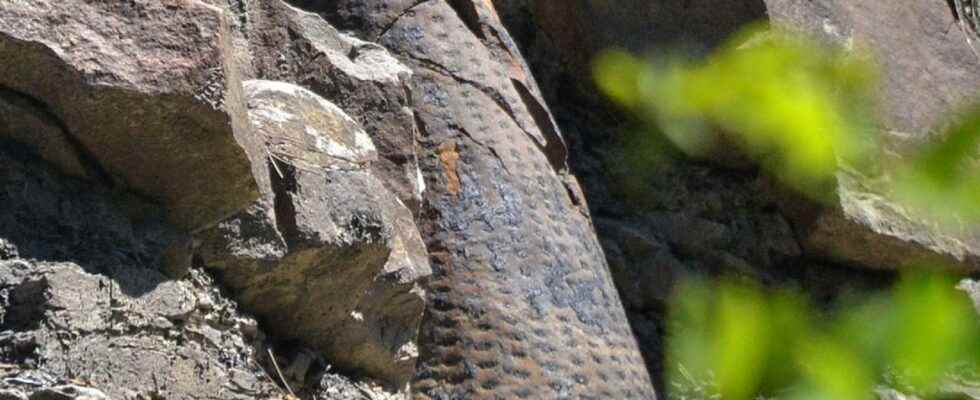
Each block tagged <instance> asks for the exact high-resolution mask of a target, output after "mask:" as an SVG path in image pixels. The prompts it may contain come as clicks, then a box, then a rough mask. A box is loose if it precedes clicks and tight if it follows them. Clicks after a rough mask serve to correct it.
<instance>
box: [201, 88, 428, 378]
mask: <svg viewBox="0 0 980 400" xmlns="http://www.w3.org/2000/svg"><path fill="white" fill-rule="evenodd" d="M245 93H246V98H247V99H248V106H249V111H248V113H249V117H250V120H251V122H252V125H253V127H254V131H255V133H256V135H257V136H258V138H257V139H258V140H257V141H258V142H259V143H262V147H261V148H259V149H250V151H249V153H250V154H251V155H252V156H253V162H254V163H255V164H262V165H263V169H264V170H265V171H263V173H262V175H261V176H257V177H256V181H258V182H260V187H261V191H262V193H263V196H262V198H261V199H260V200H258V201H257V202H256V203H254V204H253V205H252V206H250V207H249V208H247V209H246V210H244V211H242V212H241V213H239V214H236V215H235V216H233V217H231V218H229V219H227V220H225V221H223V222H221V223H220V224H218V226H217V227H216V228H214V229H213V230H211V231H209V232H206V233H205V234H203V235H202V238H201V240H202V244H201V247H200V250H199V252H198V254H199V255H200V256H201V259H202V262H203V263H204V265H206V266H208V267H209V268H213V269H216V270H217V271H218V275H219V276H220V277H221V278H220V280H221V281H222V282H223V283H224V285H225V286H226V287H228V288H229V289H231V290H232V292H233V293H235V297H236V298H238V299H239V300H240V301H241V302H242V304H243V305H244V306H245V307H246V308H248V309H249V310H250V311H252V312H254V313H255V314H256V315H257V316H259V318H260V319H261V320H262V322H263V323H264V326H267V327H268V329H269V331H270V333H273V334H275V335H277V336H279V337H281V338H284V339H293V340H300V341H302V342H303V343H306V344H307V345H309V346H312V347H314V348H316V349H317V350H319V351H322V352H323V353H324V356H325V357H326V358H327V359H329V360H331V362H333V363H335V365H337V366H339V367H341V368H345V369H348V370H354V371H359V372H363V373H367V374H369V375H371V376H374V377H378V378H382V379H385V380H387V381H389V382H390V383H391V384H393V385H395V386H402V385H403V384H404V383H405V382H407V380H408V379H409V378H410V377H411V375H412V372H414V365H415V360H416V356H417V352H416V350H415V349H416V344H415V335H416V332H417V331H418V325H419V321H420V320H421V318H422V308H423V306H424V291H423V290H422V288H421V287H419V285H418V284H419V280H420V279H421V278H424V277H426V276H428V275H429V274H430V273H431V271H430V269H429V264H428V259H427V255H426V254H427V253H426V251H425V245H424V243H423V242H422V238H421V237H420V236H419V232H418V230H417V229H416V228H415V224H414V222H413V220H412V214H411V212H410V211H409V210H408V209H407V208H406V207H405V206H404V205H403V204H402V203H401V202H400V201H399V200H398V198H397V197H396V196H395V195H394V194H392V193H391V192H389V191H388V190H387V189H386V188H385V187H384V185H383V184H382V183H381V181H380V180H379V179H377V178H376V177H375V176H374V175H373V174H372V173H371V170H370V168H369V165H370V163H371V162H372V161H375V160H376V159H377V151H376V149H375V147H374V145H373V143H372V142H371V139H370V138H369V137H368V135H367V134H366V133H365V132H364V131H363V130H362V129H361V128H360V126H358V125H357V123H356V122H354V120H353V119H351V118H350V117H349V116H347V115H346V114H345V113H344V112H343V111H341V110H340V109H339V108H337V107H336V106H334V105H333V104H331V103H329V102H327V101H326V100H324V99H323V98H321V97H319V96H317V95H316V94H314V93H312V92H310V91H308V90H306V89H303V88H301V87H298V86H295V85H292V84H288V83H284V82H275V81H262V80H254V81H247V82H246V83H245Z"/></svg>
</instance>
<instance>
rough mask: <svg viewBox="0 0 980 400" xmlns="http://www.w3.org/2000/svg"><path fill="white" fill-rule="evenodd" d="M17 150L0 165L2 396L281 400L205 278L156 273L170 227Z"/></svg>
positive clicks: (250, 327) (243, 331)
mask: <svg viewBox="0 0 980 400" xmlns="http://www.w3.org/2000/svg"><path fill="white" fill-rule="evenodd" d="M16 151H17V150H15V149H10V148H9V147H7V146H4V148H3V152H2V154H3V156H2V157H0V204H3V205H4V213H3V217H0V243H4V245H3V246H0V247H3V248H4V250H2V251H0V294H2V296H0V297H2V299H3V302H2V307H0V315H2V317H3V318H2V321H3V322H2V323H0V362H2V363H3V364H4V365H7V366H11V367H12V368H5V369H4V370H3V372H2V374H0V375H2V376H0V382H3V383H2V384H0V386H2V387H3V388H5V389H11V390H12V391H14V392H21V393H32V392H37V393H42V392H45V391H58V390H62V391H63V390H64V389H65V388H60V389H59V388H58V386H59V385H69V384H72V381H74V384H76V385H81V386H87V387H89V388H91V389H95V390H98V391H101V392H103V393H104V394H105V396H108V397H103V398H118V399H127V398H137V397H136V396H137V395H143V396H153V395H156V396H163V397H166V398H189V399H190V398H193V399H247V398H255V397H261V396H273V395H274V394H276V393H277V392H278V388H276V387H275V385H274V384H273V383H272V382H271V381H269V380H268V378H266V377H265V375H264V372H263V371H262V369H261V367H260V364H259V363H258V362H257V360H256V356H257V354H256V350H255V349H254V344H255V343H253V341H255V340H258V339H259V338H258V337H256V336H255V335H256V334H257V332H256V331H255V322H254V320H251V319H249V318H245V317H242V316H241V315H239V314H238V313H237V311H236V310H235V306H234V304H233V303H231V302H229V301H228V300H226V299H224V298H223V297H222V296H220V295H219V294H218V292H217V288H215V287H214V286H213V285H212V284H211V283H210V280H209V279H207V277H206V276H205V275H203V274H201V273H200V272H195V273H193V274H192V275H191V276H190V277H189V279H187V280H181V281H172V280H170V279H167V278H166V277H165V276H164V275H162V274H160V273H159V272H157V271H156V270H155V269H152V268H151V267H152V266H153V265H154V264H155V263H156V261H155V258H157V257H158V256H159V253H160V252H161V251H162V249H163V248H164V247H165V246H166V244H167V239H168V237H169V236H171V235H172V233H170V232H168V231H169V230H170V229H169V228H167V227H166V226H165V225H164V224H162V223H161V221H160V220H154V219H153V218H145V219H144V220H143V221H134V220H131V219H130V218H128V217H127V216H126V214H125V213H124V212H122V211H121V210H120V207H118V205H117V204H118V199H114V198H113V197H114V196H113V194H112V192H110V191H108V190H106V189H102V188H99V187H97V186H96V187H93V185H91V184H90V183H86V182H82V181H78V180H75V179H71V178H65V177H61V176H59V174H58V173H56V172H52V171H50V170H49V169H48V168H45V167H43V165H42V164H39V163H38V162H37V160H34V159H31V158H30V157H23V156H14V155H13V154H16V153H15V152H16ZM247 332H251V333H250V334H248V333H247ZM249 335H251V336H249ZM79 390H80V391H81V389H79ZM82 392H84V391H82ZM38 396H41V395H38ZM15 398H16V397H15ZM30 398H32V399H33V398H35V397H34V396H32V397H30ZM37 398H45V397H37ZM53 398H74V397H53ZM94 398H99V397H97V396H96V397H94Z"/></svg>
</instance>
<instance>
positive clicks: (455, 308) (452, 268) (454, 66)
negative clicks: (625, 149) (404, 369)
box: [298, 0, 654, 399]
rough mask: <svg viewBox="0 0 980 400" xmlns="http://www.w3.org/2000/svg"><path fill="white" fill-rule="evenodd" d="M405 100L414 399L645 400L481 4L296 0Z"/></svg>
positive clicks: (607, 283)
mask: <svg viewBox="0 0 980 400" xmlns="http://www.w3.org/2000/svg"><path fill="white" fill-rule="evenodd" d="M298 3H300V4H304V5H306V6H309V7H311V9H315V10H316V11H320V12H321V13H322V15H324V16H325V17H326V18H327V20H328V21H330V22H331V23H334V24H335V26H337V27H339V28H341V29H351V30H354V31H355V32H356V33H358V34H359V35H360V36H361V37H363V38H367V39H369V40H376V41H377V42H378V43H380V44H382V45H383V46H385V47H386V48H387V49H388V50H389V51H390V52H391V53H392V54H395V55H396V56H397V57H398V58H399V59H400V60H401V61H402V62H403V63H405V64H406V65H408V66H409V67H410V68H411V69H412V70H413V72H414V74H413V75H412V77H411V79H410V80H409V84H408V85H407V90H408V92H409V94H410V97H411V104H412V105H413V108H414V111H415V119H416V123H417V126H418V130H419V143H420V147H421V148H420V151H419V164H420V167H421V171H422V175H423V176H424V178H425V183H426V191H425V192H424V193H423V199H424V201H423V210H422V213H421V215H422V216H424V218H423V223H421V224H420V225H421V228H422V231H423V234H424V236H425V238H426V240H427V245H428V249H429V251H430V260H431V261H432V263H433V270H434V274H433V278H432V283H431V285H430V291H429V303H428V306H427V309H426V319H425V320H424V321H423V324H422V331H421V338H420V352H421V354H420V360H419V371H418V374H417V376H416V379H415V381H414V384H413V390H415V391H416V396H417V397H418V398H422V399H430V398H431V399H439V398H495V397H506V398H511V397H512V398H561V397H570V398H576V397H608V398H653V397H654V392H653V387H652V385H651V384H650V378H649V376H648V373H647V371H646V368H645V366H644V364H643V360H642V358H641V356H640V353H639V350H638V347H637V344H636V341H635V339H634V337H633V335H632V334H631V332H630V331H629V326H628V322H627V320H626V316H625V313H624V312H623V306H622V304H621V303H620V300H619V296H618V295H617V293H616V290H615V287H613V284H612V280H611V278H610V274H609V270H608V266H607V264H606V262H605V259H604V258H603V255H602V250H601V249H600V247H599V245H598V241H597V239H596V237H595V233H594V231H593V229H592V225H591V223H590V219H589V216H588V211H587V210H586V205H585V203H584V199H583V198H582V197H581V191H580V190H579V187H578V184H577V182H575V179H574V178H573V177H571V176H570V175H569V174H568V168H567V165H566V160H565V156H566V151H565V144H564V142H563V138H562V137H561V134H560V132H559V131H558V129H557V127H556V125H555V123H554V121H553V120H552V118H551V114H550V112H549V111H548V108H547V106H546V105H545V103H544V101H543V99H542V97H541V93H540V91H539V90H538V88H537V84H536V83H535V81H534V79H533V78H532V77H531V74H530V72H529V70H528V67H527V65H526V64H525V62H524V60H523V57H521V56H520V52H519V51H518V50H517V47H516V45H515V44H514V42H513V41H512V40H511V38H510V36H509V35H508V33H507V31H506V29H504V28H503V26H502V25H501V23H500V21H499V20H498V18H497V15H496V12H495V10H494V8H493V5H492V4H491V3H490V2H488V1H475V0H473V1H471V0H458V1H457V0H453V1H442V0H438V1H425V2H418V1H394V2H392V1H383V0H369V1H363V0H358V1H354V0H341V1H338V2H331V3H324V2H315V1H299V2H298Z"/></svg>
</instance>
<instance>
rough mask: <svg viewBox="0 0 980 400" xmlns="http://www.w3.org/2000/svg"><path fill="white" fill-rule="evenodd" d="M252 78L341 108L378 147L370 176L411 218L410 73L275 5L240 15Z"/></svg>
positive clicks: (414, 182)
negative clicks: (297, 90)
mask: <svg viewBox="0 0 980 400" xmlns="http://www.w3.org/2000/svg"><path fill="white" fill-rule="evenodd" d="M245 15H247V16H248V25H247V27H248V29H249V48H250V57H251V64H252V70H253V71H252V72H250V74H251V76H254V77H258V78H261V79H267V80H276V81H284V82H289V83H294V84H297V85H300V86H303V87H304V88H306V89H309V90H310V91H312V92H314V93H316V94H318V95H320V96H321V97H323V98H325V99H327V100H328V101H330V102H331V103H334V104H336V105H337V106H339V107H340V108H342V109H343V110H344V111H345V112H346V113H347V114H348V115H350V116H351V117H352V118H353V119H355V120H356V121H358V122H359V123H360V124H361V126H362V127H363V128H364V130H365V131H366V132H367V133H368V135H369V136H371V139H372V140H373V141H374V144H375V145H376V146H377V149H378V154H379V156H380V157H379V158H378V160H377V161H375V162H373V163H372V165H371V170H372V171H373V172H374V175H375V176H377V177H378V178H379V179H381V180H382V182H383V183H384V184H385V186H386V187H388V188H389V190H391V191H393V192H394V193H395V194H396V195H398V197H399V198H400V199H401V200H402V202H403V203H405V205H406V206H408V207H409V209H411V210H412V212H417V211H418V209H419V203H420V201H421V192H422V191H423V190H424V184H423V182H422V177H421V175H420V174H419V170H418V159H417V158H418V157H417V155H416V145H415V139H416V136H417V133H416V132H417V130H416V128H415V121H414V118H413V117H412V111H411V108H410V106H411V104H410V103H409V98H408V94H407V92H406V90H405V83H406V79H407V78H408V77H409V76H411V73H412V72H411V70H410V69H409V68H408V67H407V66H405V65H404V64H402V63H401V62H400V61H398V60H397V59H396V58H395V57H393V56H392V55H390V54H389V53H388V52H387V50H385V49H384V48H383V47H381V46H380V45H378V44H376V43H371V42H366V41H363V40H360V39H357V38H355V37H353V36H351V35H348V34H344V33H341V32H338V31H337V30H336V29H334V27H332V26H331V25H330V24H328V23H327V22H326V21H324V20H323V18H322V17H320V16H319V15H317V14H313V13H309V12H306V11H303V10H300V9H297V8H294V7H292V6H290V5H288V4H286V3H284V2H283V1H281V0H274V1H265V2H260V3H252V5H251V6H250V8H249V9H248V10H247V14H245Z"/></svg>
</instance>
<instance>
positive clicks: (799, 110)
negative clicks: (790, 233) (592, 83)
mask: <svg viewBox="0 0 980 400" xmlns="http://www.w3.org/2000/svg"><path fill="white" fill-rule="evenodd" d="M596 77H597V82H598V84H599V87H600V88H601V89H602V90H604V91H605V92H606V93H607V94H608V95H609V96H610V97H611V98H612V99H614V100H615V101H617V102H618V103H619V104H621V105H623V106H624V107H626V108H628V109H629V110H631V111H634V112H635V113H636V115H639V116H640V117H641V118H643V119H645V120H646V121H647V122H649V123H650V124H651V125H654V126H657V127H658V128H659V130H660V131H661V132H662V133H663V134H664V136H666V137H667V138H668V139H669V140H670V141H671V142H672V143H673V144H674V145H676V146H677V147H678V148H679V149H680V150H682V151H684V152H685V153H688V154H690V155H696V156H708V157H710V156H711V153H713V152H730V151H731V150H732V149H728V148H719V147H720V146H721V147H724V146H727V145H729V144H730V143H734V144H736V145H738V146H739V147H740V149H739V150H740V151H741V152H744V153H746V154H748V155H750V156H753V157H755V158H756V159H757V160H758V161H759V162H761V163H762V164H763V165H764V166H766V167H768V168H769V170H770V172H772V173H774V174H776V175H778V176H780V177H782V178H784V181H785V182H787V183H790V184H793V185H794V186H797V187H798V188H801V189H811V188H814V187H821V186H822V185H820V184H822V183H824V182H826V181H827V180H830V179H833V176H834V173H835V172H836V169H837V161H838V158H843V159H845V160H848V161H849V162H851V163H854V164H856V165H861V164H863V163H864V160H866V159H867V158H868V157H869V156H870V153H869V151H871V150H872V149H874V148H875V147H876V144H875V138H874V135H873V134H872V133H873V132H874V130H873V129H870V124H869V123H868V120H869V118H868V116H869V110H870V108H871V98H872V96H871V93H873V87H872V84H873V82H875V72H874V68H873V67H872V66H871V64H870V63H869V62H867V61H866V60H862V59H858V58H855V57H846V56H843V55H842V54H841V53H839V52H837V51H834V50H831V49H829V48H825V47H821V46H818V45H815V44H813V43H809V42H807V41H805V40H802V39H799V38H795V37H790V36H785V35H778V36H777V35H769V34H767V33H764V32H763V31H761V30H760V28H758V27H756V28H752V29H748V30H746V31H745V32H743V33H741V34H738V35H736V36H735V37H734V38H733V39H732V40H731V41H730V42H729V43H728V44H726V45H725V46H723V47H722V48H721V49H720V50H718V51H717V52H715V53H714V54H712V55H711V56H709V57H708V58H707V59H705V60H699V61H688V60H682V59H679V58H678V59H671V60H669V61H667V62H666V63H664V64H662V65H657V66H654V65H651V64H649V63H646V62H644V61H641V60H640V59H638V58H635V57H633V56H631V55H629V54H627V53H624V52H617V51H612V52H607V53H606V54H604V55H603V56H602V57H600V58H599V59H598V61H597V63H596ZM787 132H791V134H787ZM719 138H723V139H725V140H723V141H719V140H718V139H719Z"/></svg>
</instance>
